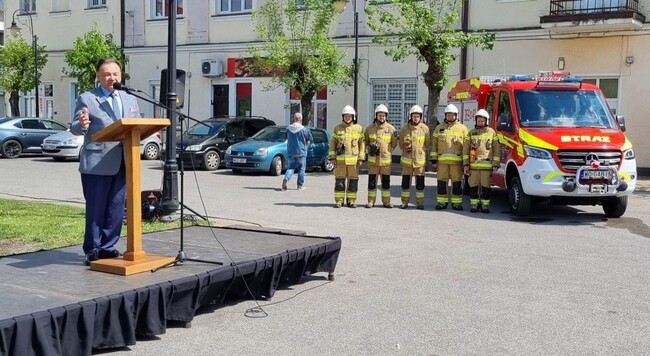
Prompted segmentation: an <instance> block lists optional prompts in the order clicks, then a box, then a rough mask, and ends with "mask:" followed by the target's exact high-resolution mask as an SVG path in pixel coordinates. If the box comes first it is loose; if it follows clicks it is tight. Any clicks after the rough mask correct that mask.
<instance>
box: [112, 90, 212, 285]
mask: <svg viewBox="0 0 650 356" xmlns="http://www.w3.org/2000/svg"><path fill="white" fill-rule="evenodd" d="M120 90H124V91H125V92H126V93H127V94H131V95H133V96H135V97H136V98H138V99H142V100H144V101H146V102H148V103H151V104H153V105H158V106H160V107H161V108H163V109H165V110H170V111H172V112H174V113H175V114H177V115H178V117H179V121H180V124H181V141H180V143H181V147H183V119H184V118H188V119H191V120H194V121H196V122H200V121H198V120H196V119H193V118H191V117H189V116H187V115H185V114H183V113H180V112H178V111H176V110H174V109H171V108H169V107H167V106H166V105H163V104H161V103H159V102H156V101H155V100H152V99H149V98H146V97H143V96H142V95H137V94H135V91H134V90H131V89H127V88H124V87H122V88H121V89H120ZM173 124H174V123H172V125H173ZM167 149H168V150H169V149H170V147H167ZM173 149H174V150H176V147H173ZM181 155H182V153H181ZM184 175H185V169H184V165H183V159H182V157H181V166H180V176H181V181H180V185H181V191H180V197H179V198H180V202H179V205H180V210H181V212H180V215H181V217H180V220H181V227H180V237H181V241H180V249H179V250H178V254H177V255H176V258H175V259H174V260H173V261H170V262H167V263H165V264H164V265H162V266H158V267H156V268H153V269H152V270H151V273H154V272H156V271H158V270H159V269H161V268H165V267H169V266H171V265H177V264H178V263H184V262H186V261H192V262H202V263H211V264H215V265H223V263H222V262H217V261H207V260H200V259H195V258H187V255H186V254H185V251H184V250H183V245H184V240H185V236H184V230H185V228H184V226H183V218H184V214H183V208H187V209H188V210H189V211H191V212H193V213H194V214H196V215H198V216H199V217H201V218H202V219H203V220H205V221H207V220H208V219H207V218H206V217H205V216H202V215H201V214H199V213H197V212H196V211H194V210H192V209H191V208H189V207H187V206H185V204H184V203H183V198H184V189H183V188H184V186H185V184H184V183H185V181H184V179H183V176H184Z"/></svg>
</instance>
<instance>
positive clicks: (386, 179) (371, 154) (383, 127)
mask: <svg viewBox="0 0 650 356" xmlns="http://www.w3.org/2000/svg"><path fill="white" fill-rule="evenodd" d="M387 119H388V108H387V107H386V105H384V104H381V105H378V106H377V108H375V120H374V122H373V123H372V124H371V125H370V126H368V128H366V132H365V134H364V139H365V145H366V148H367V150H368V204H367V205H366V207H367V208H372V207H373V206H375V199H376V198H377V176H380V177H381V202H382V204H383V205H384V207H385V208H389V209H390V208H392V207H393V205H392V204H391V203H390V170H391V164H392V163H393V150H394V149H395V147H397V130H395V127H394V126H393V125H391V124H389V123H388V122H386V120H387Z"/></svg>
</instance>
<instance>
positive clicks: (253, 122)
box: [176, 116, 275, 171]
mask: <svg viewBox="0 0 650 356" xmlns="http://www.w3.org/2000/svg"><path fill="white" fill-rule="evenodd" d="M273 124H275V122H273V121H271V120H269V119H267V118H265V117H261V116H253V117H249V116H246V117H220V118H211V119H207V120H204V121H201V122H198V123H195V124H194V125H192V126H191V127H190V128H189V129H188V130H187V131H185V132H184V133H183V134H182V136H181V137H178V138H177V141H176V153H177V154H178V155H179V159H180V160H182V161H183V164H184V165H185V167H186V168H199V167H200V168H203V169H205V170H208V171H214V170H216V169H217V168H219V166H221V162H222V161H223V159H224V153H225V152H226V149H228V147H230V145H232V144H234V143H237V142H241V141H244V140H246V139H248V138H250V137H251V136H253V135H254V134H256V133H257V132H258V131H260V130H261V129H263V128H265V127H267V126H271V125H273Z"/></svg>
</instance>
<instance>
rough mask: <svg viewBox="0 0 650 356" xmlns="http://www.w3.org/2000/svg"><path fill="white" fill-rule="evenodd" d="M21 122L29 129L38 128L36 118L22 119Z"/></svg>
mask: <svg viewBox="0 0 650 356" xmlns="http://www.w3.org/2000/svg"><path fill="white" fill-rule="evenodd" d="M21 124H22V126H23V128H24V129H30V130H38V129H40V125H39V124H38V120H23V121H22V123H21Z"/></svg>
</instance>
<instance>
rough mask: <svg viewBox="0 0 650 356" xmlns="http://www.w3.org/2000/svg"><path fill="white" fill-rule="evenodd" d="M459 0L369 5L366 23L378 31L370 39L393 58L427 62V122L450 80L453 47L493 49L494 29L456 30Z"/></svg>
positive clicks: (394, 0) (402, 0)
mask: <svg viewBox="0 0 650 356" xmlns="http://www.w3.org/2000/svg"><path fill="white" fill-rule="evenodd" d="M461 7H462V1H461V0H391V2H390V4H387V5H381V6H368V7H366V13H368V15H369V21H368V26H369V27H370V28H371V29H372V30H373V31H376V32H377V33H378V34H379V35H378V36H376V37H375V38H373V42H375V43H377V44H381V45H385V46H388V47H389V49H388V50H386V51H385V53H386V55H387V56H391V57H392V58H393V61H403V60H404V59H405V58H406V57H408V56H410V55H415V56H416V57H417V59H418V60H420V61H424V62H426V63H427V65H428V68H427V70H426V72H424V73H422V76H423V79H424V83H425V84H426V86H427V88H428V89H429V95H428V100H427V105H428V107H429V110H428V115H427V118H428V122H430V123H434V122H436V121H435V118H436V113H437V110H436V109H434V108H437V107H438V102H439V100H440V91H441V90H442V89H443V88H444V86H445V85H446V84H447V81H448V80H449V78H448V76H447V68H448V67H449V65H450V64H451V63H452V62H453V60H454V57H453V54H452V52H451V50H452V49H454V48H465V47H468V46H471V45H475V46H478V47H479V48H481V49H490V50H491V49H492V46H493V44H494V33H486V32H463V31H461V30H459V23H458V22H459V19H460V11H461Z"/></svg>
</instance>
